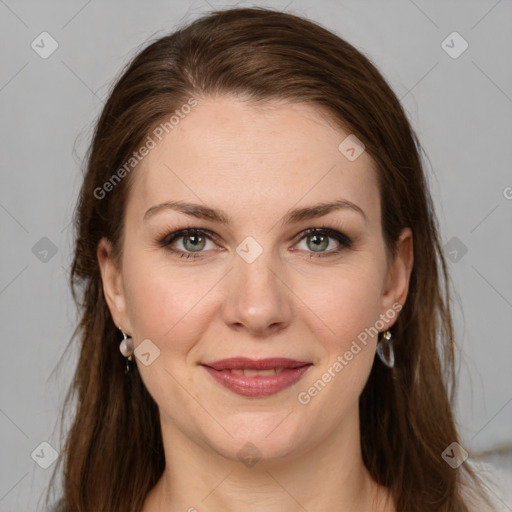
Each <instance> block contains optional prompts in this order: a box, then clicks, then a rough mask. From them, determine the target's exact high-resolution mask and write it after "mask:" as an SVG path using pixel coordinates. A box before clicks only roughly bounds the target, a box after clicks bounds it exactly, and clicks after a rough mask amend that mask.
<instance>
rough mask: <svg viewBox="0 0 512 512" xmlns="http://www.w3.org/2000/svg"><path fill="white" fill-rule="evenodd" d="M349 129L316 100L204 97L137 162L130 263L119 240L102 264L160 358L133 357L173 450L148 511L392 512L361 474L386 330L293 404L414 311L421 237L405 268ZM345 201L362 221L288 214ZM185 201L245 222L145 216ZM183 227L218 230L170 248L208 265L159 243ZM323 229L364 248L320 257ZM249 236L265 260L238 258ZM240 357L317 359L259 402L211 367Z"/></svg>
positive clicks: (123, 307) (406, 253)
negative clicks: (318, 237)
mask: <svg viewBox="0 0 512 512" xmlns="http://www.w3.org/2000/svg"><path fill="white" fill-rule="evenodd" d="M348 134H349V132H347V131H344V130H342V129H340V128H339V127H338V126H335V125H334V124H333V123H329V122H328V121H327V120H326V116H325V115H324V114H323V113H322V111H321V110H319V108H313V107H312V106H310V105H306V104H300V103H295V104H290V103H287V104H286V103H282V102H272V103H267V104H266V105H265V107H264V108H263V107H261V106H258V107H256V106H253V105H251V104H249V103H248V102H243V101H242V100H240V99H235V98H231V97H227V96H225V97H217V98H199V102H198V105H197V107H195V108H194V109H193V110H192V112H191V113H190V114H188V115H187V116H186V117H185V119H183V120H181V121H180V123H179V124H178V125H177V126H176V127H175V128H174V129H173V130H172V131H171V132H170V133H169V134H168V135H167V136H166V137H165V138H164V139H163V140H162V141H161V142H160V143H159V144H158V145H157V147H156V148H155V149H153V150H152V151H151V152H150V153H149V155H148V156H147V157H146V158H145V159H144V160H143V161H142V162H141V165H140V167H139V168H138V169H137V170H136V171H134V172H136V174H135V176H134V182H133V188H132V189H131V191H130V194H129V197H128V201H127V205H126V212H125V215H126V216H125V240H124V247H123V257H122V261H121V262H120V264H119V265H116V262H115V261H114V260H113V259H112V257H111V246H110V244H109V242H108V240H106V239H103V240H102V241H101V242H100V244H99V246H98V261H99V264H100V267H101V273H102V279H103V288H104V293H105V297H106V300H107V303H108V306H109V308H110V311H111V314H112V317H113V319H114V322H115V324H116V325H118V326H120V327H121V328H122V329H123V331H124V332H126V333H128V334H129V335H131V336H132V337H133V341H134V344H135V347H137V346H138V345H139V344H140V343H141V342H142V340H144V339H150V340H151V342H152V343H154V345H155V346H157V347H158V349H159V350H160V355H159V357H158V358H156V359H155V360H154V362H153V363H152V364H150V365H149V366H145V365H144V364H142V363H141V361H140V360H139V359H138V358H137V359H136V362H137V366H138V369H139V371H140V374H141V376H142V379H143V381H144V383H145V385H146V387H147V389H148V390H149V392H150V394H151V395H152V396H153V398H154V399H155V401H156V403H157V404H158V407H159V410H160V421H161V426H162V435H163V444H164V449H165V457H166V468H165V471H164V473H163V475H162V478H161V479H160V480H159V482H158V483H157V485H156V486H155V487H154V488H153V490H152V491H151V492H150V493H149V494H148V496H147V498H146V501H145V504H144V508H143V512H156V511H164V510H183V511H186V510H190V511H192V510H194V509H196V510H198V511H200V512H202V511H206V512H207V511H218V510H224V511H235V510H246V511H261V510H265V511H267V512H274V511H275V512H277V511H279V512H283V511H284V512H295V511H303V510H304V509H306V510H308V511H309V512H320V511H325V510H340V511H349V510H350V511H353V510H368V511H369V510H371V511H393V510H395V508H394V506H393V503H392V501H391V499H388V498H389V495H388V493H387V491H386V490H385V489H384V488H382V487H380V486H378V485H377V484H376V483H375V482H374V481H373V480H372V479H371V477H370V475H369V474H368V472H367V470H366V469H365V467H364V465H363V462H362V459H361V451H360V445H359V424H358V421H359V420H358V417H359V411H358V398H359V395H360V394H361V392H362V390H363V388H364V385H365V383H366V381H367V379H368V376H369V373H370V370H371V367H372V364H373V360H374V357H375V349H376V343H377V337H375V336H374V337H370V338H369V339H368V342H367V344H366V346H362V350H361V351H360V352H359V353H358V354H357V355H355V356H354V357H353V359H352V360H351V361H349V362H348V363H347V365H346V366H345V367H344V368H343V370H342V371H340V372H339V373H337V374H336V377H334V378H332V380H331V381H330V382H329V383H328V384H327V385H326V386H325V388H323V389H322V390H321V392H319V393H318V394H317V395H316V396H314V397H313V398H311V401H310V402H309V403H307V404H306V405H303V404H301V403H299V401H298V398H297V396H298V393H299V392H301V391H307V390H308V388H309V387H310V386H311V385H312V384H313V383H314V382H315V381H317V380H318V379H321V378H322V374H323V373H324V372H326V370H327V368H329V367H330V366H331V367H332V365H333V363H334V362H335V361H336V358H337V356H338V355H343V354H344V353H345V352H346V351H347V350H348V349H349V348H350V346H351V343H352V341H353V340H356V339H357V336H358V334H360V333H361V332H362V331H364V329H365V328H369V327H371V326H374V325H375V323H376V321H377V320H379V315H385V316H386V317H388V316H390V315H388V314H387V312H388V311H389V310H390V309H392V306H393V304H397V303H399V304H400V305H403V304H404V303H405V300H406V296H407V291H408V286H409V277H410V272H411V268H412V264H413V257H412V234H411V231H410V229H408V228H407V229H404V231H403V232H402V234H401V236H400V239H399V244H398V251H397V255H396V257H395V259H394V260H392V259H391V258H390V256H389V255H388V253H387V252H386V249H385V245H384V240H383V236H382V229H381V216H380V208H381V206H380V199H379V191H378V188H377V179H376V171H375V169H374V163H373V160H372V159H371V157H370V155H369V154H368V153H367V152H363V153H362V154H361V155H360V156H359V157H358V158H357V159H356V160H354V161H349V160H348V159H347V158H346V157H345V156H344V155H343V154H342V153H341V152H340V151H339V150H338V145H339V144H340V142H341V141H342V140H343V139H344V138H345V137H346V136H347V135H348ZM340 198H343V199H345V200H347V201H350V202H352V203H354V204H356V205H357V206H358V207H359V208H361V209H362V210H363V212H364V214H365V216H366V218H364V217H363V215H361V214H360V213H358V212H357V211H356V210H354V209H352V208H343V209H339V210H336V211H333V212H330V213H328V214H327V215H324V216H323V217H319V218H316V219H309V220H303V221H300V222H295V223H293V224H289V225H284V226H283V225H280V224H278V221H279V220H280V219H282V218H283V217H284V215H285V214H286V213H287V212H288V211H289V210H291V209H294V208H300V207H305V206H312V205H316V204H318V203H321V202H326V201H332V200H335V199H340ZM178 200H180V201H187V202H193V203H198V204H201V205H207V206H209V207H211V208H215V209H222V210H223V211H224V212H225V213H226V214H227V215H229V217H231V220H232V223H231V224H229V225H223V224H220V223H218V222H214V221H211V220H202V219H197V218H193V217H190V216H188V215H186V214H184V213H180V212H177V211H173V210H170V209H169V210H164V211H160V212H158V213H156V214H155V215H153V216H151V217H150V218H149V219H148V220H146V221H144V220H143V217H144V214H145V212H146V211H147V210H148V209H149V208H150V207H152V206H154V205H157V204H160V203H163V202H166V201H178ZM187 227H194V228H204V229H208V230H210V231H212V232H214V233H216V234H217V235H218V237H219V238H218V240H208V239H206V244H205V245H204V246H200V249H199V250H200V251H201V250H202V252H200V253H197V252H196V253H194V252H193V251H194V249H193V248H194V245H193V243H190V242H191V240H190V238H186V237H185V238H179V239H176V240H175V241H174V242H173V247H174V248H175V249H176V250H178V251H179V250H181V251H183V252H187V250H188V253H191V254H199V256H200V257H199V258H197V259H195V260H194V259H192V258H190V259H185V258H179V257H178V256H177V255H174V254H173V253H171V252H170V251H169V250H168V249H166V248H164V247H162V246H160V245H159V244H158V240H159V239H160V238H162V237H163V236H164V235H166V234H168V233H171V232H173V231H177V230H179V229H184V228H187ZM321 227H329V228H332V229H335V230H337V231H340V232H341V233H344V234H346V235H347V236H349V237H350V238H351V239H352V240H353V245H352V246H351V247H350V248H342V250H341V252H339V253H338V254H333V252H332V251H333V250H335V249H336V248H338V247H339V245H340V244H339V243H338V242H337V241H336V240H335V239H333V238H328V239H327V240H325V243H324V244H323V245H321V247H320V250H319V252H315V248H316V247H317V246H315V244H314V243H313V241H312V240H311V238H312V237H309V238H308V237H307V236H306V237H304V235H302V233H303V232H304V230H306V229H308V228H321ZM247 236H251V237H253V238H254V239H255V240H256V241H257V242H258V244H259V245H260V246H261V247H262V249H263V252H262V254H261V255H259V257H257V258H256V259H255V261H253V262H252V263H247V262H246V261H245V260H244V259H243V258H242V257H240V256H239V255H238V253H237V252H236V249H237V246H239V244H240V243H241V242H242V241H243V240H244V239H245V238H246V237H247ZM192 242H193V240H192ZM184 244H187V245H184ZM317 251H318V249H317ZM329 253H330V254H329ZM318 254H320V256H317V255H318ZM322 254H323V256H322ZM380 318H382V317H380ZM396 318H397V315H394V319H391V320H389V321H388V322H387V323H386V325H385V326H384V328H381V329H379V331H385V330H386V329H387V328H389V327H391V325H392V324H393V323H394V322H395V321H396ZM234 356H245V357H251V358H254V359H262V358H266V357H287V358H291V359H296V360H300V361H307V362H311V363H313V366H312V367H310V368H309V370H308V372H307V373H306V374H305V375H304V377H303V378H302V379H301V380H300V381H299V382H297V383H296V384H294V385H293V386H292V387H289V388H287V389H285V390H283V391H281V392H279V393H278V394H276V395H273V396H269V397H264V398H248V397H243V396H240V395H238V394H235V393H233V392H232V391H230V390H228V389H226V388H224V387H223V386H221V385H220V384H218V383H217V382H216V381H215V380H214V379H213V378H212V377H211V376H210V375H209V374H208V372H206V371H205V370H204V368H203V367H201V366H200V365H199V363H205V362H211V361H214V360H219V359H224V358H228V357H234ZM248 442H250V443H252V444H253V445H255V446H256V447H257V450H258V452H259V454H260V457H261V458H260V460H259V461H258V462H257V463H256V464H255V465H253V466H252V467H249V466H247V465H245V464H244V463H242V462H241V461H240V460H239V458H238V456H237V454H238V453H239V452H240V450H244V448H243V447H244V446H245V445H246V443H248ZM191 507H194V508H191Z"/></svg>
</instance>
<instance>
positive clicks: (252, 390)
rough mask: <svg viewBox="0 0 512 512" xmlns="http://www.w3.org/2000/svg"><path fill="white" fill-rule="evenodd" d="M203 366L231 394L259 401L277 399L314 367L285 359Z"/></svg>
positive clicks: (228, 360) (245, 360)
mask: <svg viewBox="0 0 512 512" xmlns="http://www.w3.org/2000/svg"><path fill="white" fill-rule="evenodd" d="M201 366H203V368H205V370H206V371H207V372H208V373H209V374H210V375H211V376H212V377H213V378H214V379H215V380H216V381H217V382H218V383H219V384H221V385H222V386H224V387H226V388H227V389H229V390H230V391H232V392H234V393H237V394H238V395H242V396H247V397H254V398H257V397H265V396H270V395H274V394H276V393H279V392H280V391H282V390H284V389H286V388H288V387H290V386H292V385H293V384H295V383H296V382H298V381H299V380H300V379H301V378H302V377H303V375H304V374H305V373H306V372H307V371H308V369H309V367H310V366H312V363H308V362H303V361H297V360H293V359H285V358H271V359H260V360H253V359H247V358H231V359H223V360H221V361H215V362H213V363H207V364H202V365H201Z"/></svg>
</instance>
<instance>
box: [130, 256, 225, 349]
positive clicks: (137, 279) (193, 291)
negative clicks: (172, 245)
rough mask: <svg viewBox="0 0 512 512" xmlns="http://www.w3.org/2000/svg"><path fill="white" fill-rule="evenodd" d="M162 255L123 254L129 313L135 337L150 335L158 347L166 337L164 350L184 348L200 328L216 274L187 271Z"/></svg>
mask: <svg viewBox="0 0 512 512" xmlns="http://www.w3.org/2000/svg"><path fill="white" fill-rule="evenodd" d="M161 256H162V255H161V254H160V255H158V258H156V257H148V255H147V254H145V253H143V252H140V253H137V252H136V251H133V252H132V253H131V254H126V258H125V260H126V264H125V265H124V276H123V280H124V283H125V297H126V304H127V311H128V315H129V317H130V320H131V323H132V326H133V329H134V335H135V337H136V338H137V339H139V340H142V339H144V338H149V339H151V340H152V341H154V342H155V343H156V344H157V345H158V346H159V347H160V348H163V347H164V340H165V350H166V351H169V350H170V351H172V352H180V351H185V350H187V349H188V348H189V345H190V344H191V343H192V340H194V339H195V337H196V335H197V333H198V332H200V330H201V326H202V324H203V323H204V322H201V314H200V313H201V311H204V308H205V307H207V304H208V295H209V292H210V291H211V290H212V288H213V287H214V285H215V283H216V282H217V281H218V276H217V275H216V274H215V275H212V272H209V273H206V272H202V271H201V270H197V271H194V272H190V271H188V272H187V271H186V270H185V269H183V268H182V267H181V268H180V266H179V265H176V264H175V263H174V264H172V263H171V262H168V261H166V257H165V256H166V255H163V257H161ZM198 269H199V267H198Z"/></svg>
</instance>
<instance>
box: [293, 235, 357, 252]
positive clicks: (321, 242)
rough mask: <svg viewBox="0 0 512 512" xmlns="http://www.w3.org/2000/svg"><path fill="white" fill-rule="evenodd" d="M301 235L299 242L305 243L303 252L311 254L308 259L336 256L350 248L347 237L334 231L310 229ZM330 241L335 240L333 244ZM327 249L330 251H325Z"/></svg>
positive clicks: (350, 242) (350, 241)
mask: <svg viewBox="0 0 512 512" xmlns="http://www.w3.org/2000/svg"><path fill="white" fill-rule="evenodd" d="M301 235H302V237H301V239H300V242H303V241H304V242H305V244H304V245H305V247H306V248H305V250H306V251H309V252H311V253H312V254H311V256H310V257H318V256H320V257H321V256H329V255H333V254H338V253H340V252H341V251H342V250H343V249H349V248H350V247H351V246H352V240H351V239H350V238H349V237H348V236H346V235H344V234H343V233H340V232H339V231H336V230H334V229H329V228H312V229H308V230H306V231H304V232H303V233H301ZM332 240H335V243H334V244H332V243H331V241H332ZM332 245H334V247H332ZM329 247H331V249H329V250H327V249H328V248H329ZM315 253H316V254H315Z"/></svg>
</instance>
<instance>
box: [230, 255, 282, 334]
mask: <svg viewBox="0 0 512 512" xmlns="http://www.w3.org/2000/svg"><path fill="white" fill-rule="evenodd" d="M271 267H273V268H271ZM280 274H281V275H280ZM229 279H230V281H229V283H228V284H227V287H226V290H227V292H228V293H227V295H228V296H227V297H226V300H225V301H224V302H223V308H222V316H223V320H224V322H225V323H226V325H228V326H229V328H230V329H232V330H234V331H237V332H242V331H244V330H245V331H246V332H247V333H249V334H251V335H252V336H256V337H266V336H268V335H269V334H275V333H277V332H279V331H281V330H282V329H285V328H286V327H287V326H288V325H289V324H290V321H291V318H292V307H291V303H290V298H291V297H290V294H291V291H290V290H289V288H288V287H287V285H286V282H285V279H284V275H282V272H281V273H280V271H279V266H278V265H275V263H274V264H272V261H271V255H270V254H267V253H266V252H265V251H264V252H263V254H261V255H260V256H259V257H258V258H257V259H256V260H255V261H253V262H252V263H247V262H246V261H244V259H243V258H240V257H238V256H237V257H236V258H235V262H234V268H233V269H232V270H231V272H229Z"/></svg>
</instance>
